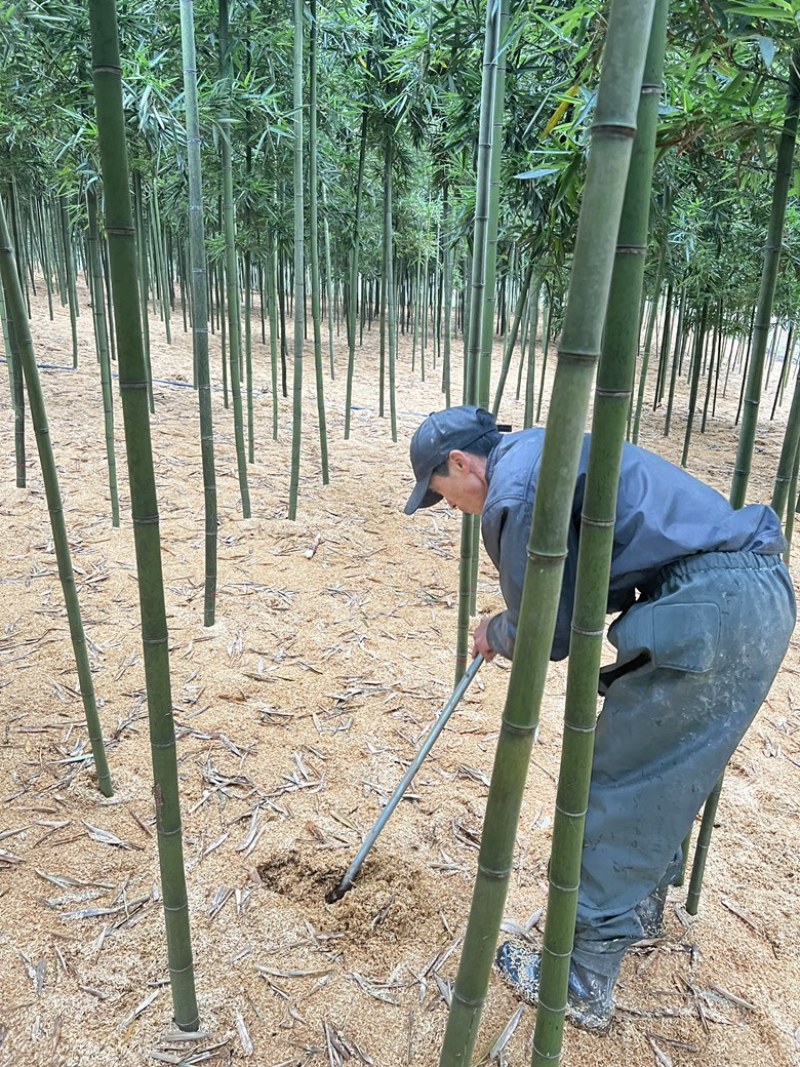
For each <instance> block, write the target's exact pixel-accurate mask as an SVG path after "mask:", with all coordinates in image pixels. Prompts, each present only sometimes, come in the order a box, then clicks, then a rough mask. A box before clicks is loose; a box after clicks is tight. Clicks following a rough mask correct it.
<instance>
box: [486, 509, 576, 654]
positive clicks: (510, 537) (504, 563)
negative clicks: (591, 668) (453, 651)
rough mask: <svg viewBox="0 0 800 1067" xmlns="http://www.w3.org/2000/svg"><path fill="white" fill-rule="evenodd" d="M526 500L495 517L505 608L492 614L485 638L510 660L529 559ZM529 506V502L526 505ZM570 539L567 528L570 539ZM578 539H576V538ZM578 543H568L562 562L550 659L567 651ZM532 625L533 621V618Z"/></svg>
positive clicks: (528, 520)
mask: <svg viewBox="0 0 800 1067" xmlns="http://www.w3.org/2000/svg"><path fill="white" fill-rule="evenodd" d="M526 503H527V502H526V501H520V502H519V506H516V507H505V508H503V510H502V513H501V514H500V515H499V516H498V517H497V518H498V522H497V527H496V528H497V531H498V537H497V542H496V543H497V553H498V558H497V560H496V561H495V563H496V566H497V569H498V571H499V575H500V589H501V591H502V593H503V599H504V600H505V602H506V610H505V611H501V612H500V613H499V614H498V615H495V616H494V617H493V618H492V619H491V621H490V622H489V628H488V638H489V644H490V645H491V646H492V648H493V649H494V650H495V651H496V652H498V653H500V655H502V656H505V657H506V658H507V659H513V656H514V642H515V640H516V636H517V625H518V623H519V612H520V606H521V604H522V586H523V583H524V581H525V566H526V564H527V559H528V554H527V551H528V540H529V538H530V532H531V519H532V510H531V511H530V512H529V513H527V514H525V512H526V511H527V510H528V509H527V508H526V506H525V505H526ZM528 506H529V505H528ZM572 540H573V534H572V531H570V541H571V542H572ZM575 541H576V542H577V538H575ZM573 549H575V550H576V549H577V544H575V545H573V544H570V552H569V555H568V557H567V560H566V564H565V573H564V581H563V582H562V586H561V593H560V596H559V602H558V614H557V617H556V628H555V633H554V635H553V644H552V648H551V651H550V659H552V660H561V659H564V658H565V657H566V655H567V653H568V652H569V639H570V626H571V622H572V599H573V594H574V588H575V585H574V576H573V575H572V569H573V568H574V560H575V556H576V551H573ZM534 625H535V620H534Z"/></svg>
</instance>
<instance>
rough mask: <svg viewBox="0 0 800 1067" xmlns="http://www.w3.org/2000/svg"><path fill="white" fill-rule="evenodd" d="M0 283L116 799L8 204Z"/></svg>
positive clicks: (92, 729) (95, 735)
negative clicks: (22, 377)
mask: <svg viewBox="0 0 800 1067" xmlns="http://www.w3.org/2000/svg"><path fill="white" fill-rule="evenodd" d="M0 277H1V278H2V284H3V291H4V294H5V305H6V311H7V314H8V317H9V324H10V326H12V327H13V329H14V333H15V335H16V339H17V345H16V351H17V355H18V357H19V373H20V378H21V376H22V374H24V375H25V384H26V386H27V390H28V400H29V402H30V409H31V421H32V422H33V432H34V435H35V437H36V447H37V449H38V451H39V462H40V464H41V467H42V480H43V482H44V491H45V496H46V498H47V509H48V511H49V513H50V528H51V530H52V532H53V549H54V551H55V554H56V561H57V564H58V577H59V581H60V582H61V589H62V592H63V594H64V604H65V606H66V609H67V619H68V621H69V632H70V637H71V639H72V650H73V653H74V655H75V667H76V669H77V672H78V685H79V688H80V691H81V699H82V701H83V710H84V714H85V716H86V725H87V729H88V732H89V742H90V744H91V748H92V755H93V756H94V765H95V770H96V771H97V779H98V784H99V786H100V792H101V793H102V794H103V796H106V797H110V796H111V795H112V794H113V788H112V785H111V777H110V775H109V771H108V762H107V760H106V754H105V748H104V746H103V730H102V727H101V725H100V717H99V715H98V713H97V702H96V700H95V694H94V682H93V680H92V669H91V666H90V664H89V653H88V649H87V646H86V636H85V633H84V629H83V620H82V618H81V610H80V604H79V601H78V592H77V589H76V587H75V574H74V571H73V569H72V560H71V558H70V551H69V537H68V535H67V526H66V522H65V521H64V505H63V503H62V500H61V490H60V489H59V484H58V471H57V469H56V462H55V457H54V455H53V445H52V442H51V440H50V429H49V427H48V425H47V411H46V410H45V405H44V396H43V394H42V387H41V383H40V381H39V371H38V370H37V367H36V354H35V352H34V350H33V341H32V339H31V331H30V326H29V325H28V313H27V308H26V306H25V300H24V297H23V294H22V288H21V286H20V284H19V274H18V272H17V267H16V263H15V261H14V251H13V249H12V247H11V238H10V235H9V232H8V224H7V223H6V216H5V212H4V211H3V205H2V201H0Z"/></svg>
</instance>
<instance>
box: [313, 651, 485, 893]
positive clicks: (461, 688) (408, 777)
mask: <svg viewBox="0 0 800 1067" xmlns="http://www.w3.org/2000/svg"><path fill="white" fill-rule="evenodd" d="M482 663H483V656H482V655H481V654H480V653H478V655H477V656H476V657H475V659H474V660H473V661H472V663H471V664H470V665H469V667H468V668H467V670H466V671H465V672H464V675H463V677H462V679H461V681H460V682H459V683H458V685H457V686H456V687H455V689H454V690H453V694H452V696H451V697H450V699H449V700H448V702H447V704H446V706H445V707H444V709H443V710H442V712H441V714H440V715H439V718H438V719H437V720H436V722H435V723H434V725H433V727H432V729H431V731H430V733H429V734H428V736H427V737H426V738H425V741H424V743H423V745H422V748H421V749H420V750H419V752H418V753H417V755H416V756H415V757H414V760H413V761H412V762H411V763H410V764H409V766H408V770H407V771H406V773H405V774H404V775H403V777H402V779H401V781H400V784H399V785H398V786H397V789H395V791H394V793H392V795H391V797H390V798H389V800H388V801H387V803H386V807H385V808H384V809H383V811H382V812H381V814H380V818H379V819H378V821H377V822H376V823H375V825H374V826H373V827H372V829H371V830H370V832H369V833H368V834H367V836H366V837H365V839H364V844H363V845H362V846H361V848H360V849H359V850H358V853H357V855H356V858H355V859H354V860H353V862H352V863H351V864H350V866H349V867H348V868H347V871H346V873H345V876H344V878H343V879H342V880H341V882H340V883H339V885H338V886H337V887H336V889H334V890H333V891H332V892H331V893H330V894H329V895H328V900H329V901H335V900H340V899H341V898H342V897H343V896H344V894H345V893H346V892H347V890H348V889H349V888H350V887H351V885H352V884H353V879H354V878H355V876H356V875H357V874H358V872H359V870H360V868H361V865H362V863H363V862H364V860H365V859H366V858H367V853H368V852H369V850H370V849H371V848H372V846H373V845H374V844H375V840H376V838H377V836H378V834H379V833H380V832H381V830H382V829H383V828H384V826H385V825H386V823H387V822H388V821H389V819H390V817H391V814H392V812H393V811H394V809H395V808H396V807H397V805H398V804H399V803H400V801H401V799H402V797H403V794H404V793H405V791H406V789H408V787H409V785H410V784H411V781H412V779H413V777H414V775H415V774H416V773H417V771H418V770H419V768H420V767H421V766H422V763H423V762H424V760H425V757H426V756H427V755H428V753H429V752H430V750H431V749H432V748H433V746H434V743H435V741H436V738H437V737H438V736H439V734H440V733H441V732H442V730H444V728H445V726H446V725H447V720H448V719H449V718H450V716H451V715H452V714H453V712H454V711H455V709H456V706H457V705H458V702H459V701H460V700H461V698H462V696H463V695H464V693H465V692H466V690H467V687H468V685H469V684H470V682H471V681H472V679H473V678H474V677H475V675H476V674H477V673H478V669H479V668H480V665H481V664H482Z"/></svg>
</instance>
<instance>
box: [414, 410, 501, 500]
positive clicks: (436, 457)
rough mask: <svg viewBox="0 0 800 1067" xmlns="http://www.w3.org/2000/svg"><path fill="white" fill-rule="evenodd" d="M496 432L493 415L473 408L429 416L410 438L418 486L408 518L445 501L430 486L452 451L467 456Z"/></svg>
mask: <svg viewBox="0 0 800 1067" xmlns="http://www.w3.org/2000/svg"><path fill="white" fill-rule="evenodd" d="M497 429H498V427H497V423H496V422H495V419H494V415H492V414H491V412H489V411H486V410H485V409H484V408H476V407H473V406H472V405H471V404H465V405H462V406H461V407H455V408H445V410H444V411H434V412H433V414H431V415H429V416H428V417H427V419H425V421H424V422H423V423H421V424H420V425H419V426H418V427H417V429H416V430H415V432H414V436H413V437H412V438H411V446H410V448H409V453H410V456H411V466H412V468H413V470H414V477H415V478H416V479H417V484H416V485H415V486H414V491H413V492H412V494H411V496H410V497H409V498H408V503H407V504H406V506H405V508H404V511H405V513H406V515H413V514H414V512H415V511H416V510H417V509H418V508H429V507H432V506H433V505H434V504H438V503H439V501H440V500H441V499H442V496H441V493H434V492H433V490H432V489H430V488H429V484H430V480H431V475H432V474H433V472H434V471H435V470H436V468H437V467H439V466H441V464H442V463H444V462H445V460H446V459H447V458H448V457H449V455H450V453H451V452H452V451H453V449H458V450H460V451H463V452H466V451H467V450H468V449H469V446H470V445H472V444H474V443H475V442H476V441H478V440H480V438H481V437H483V436H484V434H487V433H491V432H492V431H493V430H494V431H497Z"/></svg>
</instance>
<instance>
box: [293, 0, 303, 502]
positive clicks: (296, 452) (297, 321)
mask: <svg viewBox="0 0 800 1067" xmlns="http://www.w3.org/2000/svg"><path fill="white" fill-rule="evenodd" d="M292 125H293V127H294V378H293V382H292V391H293V398H292V469H291V474H290V477H289V518H290V519H295V518H297V494H298V489H299V486H300V441H301V438H302V433H303V331H304V327H305V308H306V287H305V257H304V254H303V244H304V242H305V219H304V217H303V201H304V198H303V0H294V115H293V123H292Z"/></svg>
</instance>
